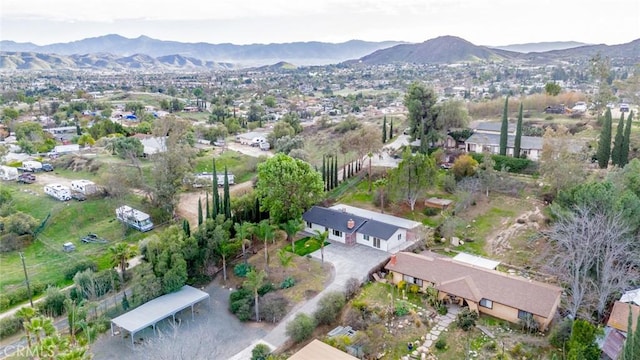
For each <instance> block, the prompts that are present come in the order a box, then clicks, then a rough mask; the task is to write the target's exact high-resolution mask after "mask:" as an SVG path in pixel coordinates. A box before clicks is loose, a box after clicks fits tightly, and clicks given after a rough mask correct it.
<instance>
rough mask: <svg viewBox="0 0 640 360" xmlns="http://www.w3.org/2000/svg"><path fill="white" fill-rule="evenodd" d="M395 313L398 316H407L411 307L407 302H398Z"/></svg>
mask: <svg viewBox="0 0 640 360" xmlns="http://www.w3.org/2000/svg"><path fill="white" fill-rule="evenodd" d="M394 313H395V314H396V316H405V315H407V314H408V313H409V309H407V306H406V305H405V304H397V305H396V309H395V311H394Z"/></svg>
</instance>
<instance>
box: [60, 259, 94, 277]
mask: <svg viewBox="0 0 640 360" xmlns="http://www.w3.org/2000/svg"><path fill="white" fill-rule="evenodd" d="M87 269H91V270H92V271H93V272H96V271H98V264H96V263H95V262H93V261H91V260H82V261H80V262H77V263H75V264H72V265H71V266H69V267H67V268H66V269H65V270H64V278H65V280H72V279H73V277H74V276H76V274H77V273H78V272H81V271H85V270H87Z"/></svg>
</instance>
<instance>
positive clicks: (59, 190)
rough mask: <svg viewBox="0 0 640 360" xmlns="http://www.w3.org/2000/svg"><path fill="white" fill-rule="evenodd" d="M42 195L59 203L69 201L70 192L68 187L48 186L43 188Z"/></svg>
mask: <svg viewBox="0 0 640 360" xmlns="http://www.w3.org/2000/svg"><path fill="white" fill-rule="evenodd" d="M44 193H45V194H47V195H49V196H52V197H54V198H56V199H58V200H60V201H69V200H71V190H70V189H69V187H67V186H64V185H60V184H49V185H45V186H44Z"/></svg>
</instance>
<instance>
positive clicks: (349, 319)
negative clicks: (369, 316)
mask: <svg viewBox="0 0 640 360" xmlns="http://www.w3.org/2000/svg"><path fill="white" fill-rule="evenodd" d="M343 320H344V321H343V322H344V323H345V324H348V325H349V326H351V327H352V328H353V329H354V330H365V329H366V328H367V326H368V325H369V323H368V322H367V321H366V320H365V319H364V313H363V312H362V311H360V310H358V309H356V308H353V307H349V308H348V309H347V310H346V312H345V314H344V318H343Z"/></svg>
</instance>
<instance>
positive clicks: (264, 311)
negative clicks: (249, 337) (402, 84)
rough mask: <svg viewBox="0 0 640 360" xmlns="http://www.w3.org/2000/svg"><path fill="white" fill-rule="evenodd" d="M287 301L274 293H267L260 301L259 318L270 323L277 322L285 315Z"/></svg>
mask: <svg viewBox="0 0 640 360" xmlns="http://www.w3.org/2000/svg"><path fill="white" fill-rule="evenodd" d="M288 306H289V301H288V300H287V299H286V298H285V297H284V296H282V295H278V294H276V293H271V294H267V295H265V296H264V298H263V299H262V301H261V302H260V318H262V319H264V320H265V321H267V322H270V323H277V322H279V321H280V320H282V319H283V318H284V317H285V315H287V307H288Z"/></svg>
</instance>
